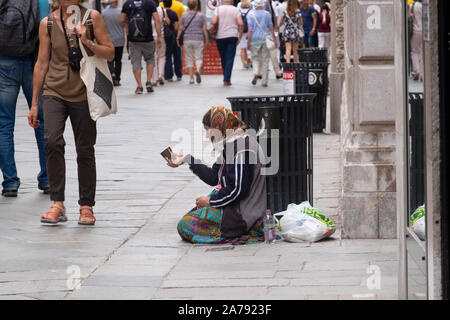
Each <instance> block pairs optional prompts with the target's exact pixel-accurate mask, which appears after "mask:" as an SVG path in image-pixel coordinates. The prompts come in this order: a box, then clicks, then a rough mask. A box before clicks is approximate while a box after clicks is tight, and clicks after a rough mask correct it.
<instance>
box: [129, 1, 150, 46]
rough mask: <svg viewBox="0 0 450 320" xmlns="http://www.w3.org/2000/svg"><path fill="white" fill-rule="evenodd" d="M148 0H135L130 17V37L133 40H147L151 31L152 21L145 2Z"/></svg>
mask: <svg viewBox="0 0 450 320" xmlns="http://www.w3.org/2000/svg"><path fill="white" fill-rule="evenodd" d="M145 1H147V0H141V1H134V9H133V12H132V13H131V15H130V17H128V38H129V40H131V41H146V40H147V39H148V38H149V35H150V33H151V31H150V23H151V21H148V16H147V13H146V12H145V8H144V3H145Z"/></svg>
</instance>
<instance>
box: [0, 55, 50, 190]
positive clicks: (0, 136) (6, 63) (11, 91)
mask: <svg viewBox="0 0 450 320" xmlns="http://www.w3.org/2000/svg"><path fill="white" fill-rule="evenodd" d="M21 87H22V90H23V93H24V94H25V98H26V99H27V102H28V108H30V107H31V101H32V96H33V60H32V58H14V57H8V56H5V55H2V54H0V169H1V171H2V173H3V183H2V186H3V189H5V190H15V189H18V188H19V186H20V179H19V177H18V176H17V168H16V162H15V159H14V124H15V118H16V103H17V97H18V95H19V91H20V88H21ZM38 120H39V121H40V125H39V127H38V128H36V129H34V134H35V136H36V142H37V146H38V150H39V164H40V167H41V171H40V172H39V174H38V176H37V179H38V183H39V185H41V186H43V187H47V186H48V177H47V167H46V153H45V140H44V117H43V113H42V95H41V97H40V99H39V113H38ZM21 121H23V123H22V124H21V125H28V122H25V121H26V118H25V119H21Z"/></svg>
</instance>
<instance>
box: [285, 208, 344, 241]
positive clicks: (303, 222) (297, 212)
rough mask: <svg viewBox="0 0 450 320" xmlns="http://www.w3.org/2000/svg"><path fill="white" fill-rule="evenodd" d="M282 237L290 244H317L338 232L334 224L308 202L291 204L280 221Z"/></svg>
mask: <svg viewBox="0 0 450 320" xmlns="http://www.w3.org/2000/svg"><path fill="white" fill-rule="evenodd" d="M280 227H281V236H282V237H283V239H284V240H286V241H289V242H298V241H301V242H303V241H306V242H316V241H319V240H322V239H324V238H326V237H329V236H330V235H332V234H333V233H334V232H335V231H336V226H335V224H334V222H333V221H332V220H331V219H329V218H328V217H326V216H324V215H323V214H322V213H320V212H319V211H318V210H317V209H315V208H313V207H311V205H310V203H309V202H308V201H304V202H302V203H301V204H299V205H296V204H290V205H288V208H287V210H286V211H285V212H284V214H283V217H282V218H281V219H280Z"/></svg>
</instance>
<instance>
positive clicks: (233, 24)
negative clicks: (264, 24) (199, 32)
mask: <svg viewBox="0 0 450 320" xmlns="http://www.w3.org/2000/svg"><path fill="white" fill-rule="evenodd" d="M211 23H212V24H213V25H216V26H217V35H216V43H217V49H218V50H219V54H220V60H221V62H222V70H223V85H224V86H231V73H232V70H233V64H234V57H235V55H236V47H237V45H238V44H239V41H240V40H241V39H242V34H243V32H244V22H243V21H242V17H241V13H240V12H239V9H238V8H236V7H235V6H233V0H224V1H223V4H222V5H221V6H220V7H218V8H217V9H216V11H215V12H214V15H213V17H212V19H211Z"/></svg>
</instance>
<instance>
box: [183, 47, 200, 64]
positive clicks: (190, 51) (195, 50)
mask: <svg viewBox="0 0 450 320" xmlns="http://www.w3.org/2000/svg"><path fill="white" fill-rule="evenodd" d="M183 45H184V54H185V58H186V67H187V68H192V67H193V66H194V61H195V62H196V64H197V65H199V64H203V41H201V40H184V44H183Z"/></svg>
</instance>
